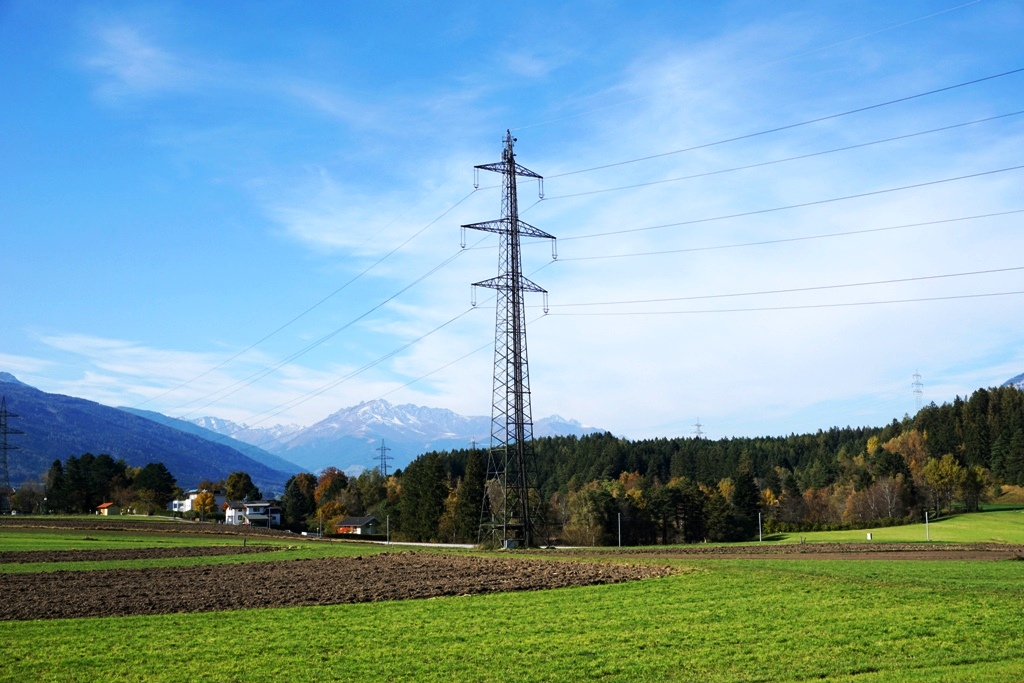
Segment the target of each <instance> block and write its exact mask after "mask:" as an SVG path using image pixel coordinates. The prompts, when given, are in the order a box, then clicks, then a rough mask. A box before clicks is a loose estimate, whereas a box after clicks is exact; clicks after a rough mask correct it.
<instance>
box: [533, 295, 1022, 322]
mask: <svg viewBox="0 0 1024 683" xmlns="http://www.w3.org/2000/svg"><path fill="white" fill-rule="evenodd" d="M1018 294H1024V291H1013V292H989V293H985V294H959V295H951V296H933V297H923V298H919V299H889V300H884V301H850V302H844V303H831V304H804V305H799V306H763V307H756V308H754V307H751V308H709V309H694V310H689V311H607V312H595V313H574V312H566V313H556V312H554V311H552V312H551V313H548V315H552V316H608V315H612V316H624V315H691V314H704V313H757V312H764V311H799V310H807V309H816V308H848V307H854V306H882V305H887V304H911V303H921V302H926V301H954V300H957V299H982V298H986V297H996V296H1014V295H1018Z"/></svg>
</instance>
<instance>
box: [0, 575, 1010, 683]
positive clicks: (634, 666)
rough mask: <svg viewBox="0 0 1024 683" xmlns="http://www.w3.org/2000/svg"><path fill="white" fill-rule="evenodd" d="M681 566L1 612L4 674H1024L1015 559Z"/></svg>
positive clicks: (962, 677)
mask: <svg viewBox="0 0 1024 683" xmlns="http://www.w3.org/2000/svg"><path fill="white" fill-rule="evenodd" d="M680 566H681V567H683V568H684V569H685V572H684V573H683V574H681V575H679V576H675V577H671V578H668V579H656V580H651V581H643V582H635V583H628V584H619V585H615V586H597V587H589V588H574V589H563V590H555V591H545V592H538V593H516V594H497V595H488V596H474V597H461V598H439V599H433V600H416V601H405V602H391V603H377V604H361V605H339V606H333V607H307V608H284V609H272V610H259V611H250V610H246V611H237V612H223V613H207V614H182V615H167V616H152V617H121V618H108V619H75V620H60V621H34V622H9V623H6V624H4V625H3V630H4V638H3V640H2V641H0V642H2V644H0V653H2V657H3V660H2V661H3V662H4V666H3V667H0V680H4V681H25V680H33V681H104V680H125V681H171V680H193V679H195V680H211V681H214V680H216V681H251V680H275V679H277V680H288V681H314V680H343V679H347V680H359V681H384V680H424V681H451V680H466V681H470V680H471V681H506V680H517V681H563V680H581V679H595V678H601V679H606V680H616V681H638V680H646V681H662V680H678V681H693V680H701V681H789V680H805V679H815V680H834V681H889V680H892V681H896V680H898V681H967V680H970V681H1012V680H1022V679H1024V654H1022V647H1024V588H1022V586H1024V563H1022V562H1011V561H1003V562H906V561H904V562H885V561H855V562H840V561H800V560H778V561H770V560H756V561H717V562H716V561H700V562H685V563H680ZM325 579H329V577H325ZM368 580H373V577H368Z"/></svg>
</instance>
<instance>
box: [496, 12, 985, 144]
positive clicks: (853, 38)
mask: <svg viewBox="0 0 1024 683" xmlns="http://www.w3.org/2000/svg"><path fill="white" fill-rule="evenodd" d="M979 2H981V0H971V1H970V2H965V3H963V4H961V5H956V6H955V7H949V8H946V9H944V10H940V11H938V12H932V13H931V14H926V15H924V16H921V17H916V18H914V19H910V20H908V21H903V22H900V23H898V24H893V25H891V26H886V27H885V28H881V29H877V30H874V31H870V32H868V33H862V34H860V35H856V36H851V37H849V38H844V39H842V40H837V41H835V42H832V43H829V44H827V45H822V46H820V47H816V48H814V49H811V50H806V51H804V52H799V53H797V54H793V55H787V56H785V57H780V58H778V59H772V60H770V61H767V62H762V63H760V64H756V65H754V66H753V67H750V70H753V69H759V68H762V67H765V66H770V65H772V64H777V63H779V62H785V61H788V60H791V59H799V58H800V57H805V56H807V55H811V54H814V53H816V52H821V51H823V50H828V49H830V48H833V47H836V46H838V45H845V44H846V43H851V42H854V41H856V40H863V39H864V38H870V37H871V36H876V35H878V34H880V33H885V32H887V31H892V30H894V29H898V28H902V27H904V26H909V25H910V24H916V23H917V22H920V21H925V20H926V19H932V18H933V17H937V16H940V15H943V14H947V13H949V12H955V11H956V10H959V9H963V8H964V7H969V6H971V5H976V4H978V3H979ZM651 97H653V95H648V96H646V97H634V98H632V99H629V100H624V101H621V102H615V103H613V104H606V105H603V106H600V107H595V108H593V109H589V110H587V111H582V112H577V113H575V114H569V115H567V116H560V117H558V118H555V119H548V120H547V121H539V122H537V123H531V124H527V125H523V126H517V127H515V128H512V130H514V131H519V130H526V129H528V128H536V127H538V126H546V125H549V124H552V123H558V122H560V121H567V120H569V119H575V118H579V117H581V116H587V115H589V114H593V113H595V112H598V111H604V110H607V109H613V108H615V107H622V106H625V105H627V104H633V103H635V102H642V101H644V100H648V99H651Z"/></svg>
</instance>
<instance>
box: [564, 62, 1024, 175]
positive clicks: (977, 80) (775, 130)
mask: <svg viewBox="0 0 1024 683" xmlns="http://www.w3.org/2000/svg"><path fill="white" fill-rule="evenodd" d="M1021 72H1024V67H1021V68H1018V69H1012V70H1010V71H1004V72H1002V73H998V74H993V75H991V76H984V77H982V78H975V79H974V80H970V81H964V82H963V83H957V84H955V85H947V86H945V87H943V88H936V89H934V90H928V91H925V92H922V93H917V94H916V95H907V96H905V97H899V98H896V99H894V100H887V101H885V102H879V103H877V104H870V105H867V106H864V107H858V108H856V109H849V110H847V111H843V112H839V113H837V114H829V115H827V116H819V117H817V118H814V119H808V120H806V121H800V122H799V123H790V124H787V125H784V126H776V127H775V128H768V129H766V130H760V131H757V132H756V133H746V134H744V135H737V136H734V137H731V138H725V139H722V140H716V141H714V142H705V143H703V144H700V145H693V146H692V147H685V148H683V149H675V150H672V151H670V152H660V153H658V154H649V155H647V156H642V157H636V158H635V159H626V160H624V161H616V162H612V163H608V164H601V165H600V166H591V167H589V168H581V169H578V170H575V171H565V172H563V173H555V174H553V175H549V176H548V179H549V180H550V179H552V178H564V177H565V176H570V175H578V174H580V173H590V172H591V171H600V170H603V169H606V168H615V167H617V166H625V165H627V164H635V163H638V162H641V161H650V160H652V159H660V158H662V157H667V156H672V155H675V154H683V153H684V152H693V151H696V150H698V149H707V148H708V147H716V146H718V145H724V144H727V143H730V142H739V141H740V140H749V139H751V138H756V137H760V136H762V135H769V134H771V133H779V132H782V131H784V130H792V129H794V128H800V127H802V126H809V125H811V124H813V123H821V122H822V121H830V120H832V119H838V118H841V117H843V116H850V115H851V114H859V113H862V112H865V111H871V110H872V109H880V108H882V107H888V106H890V105H893V104H899V103H901V102H908V101H910V100H915V99H919V98H922V97H927V96H929V95H936V94H938V93H943V92H948V91H950V90H956V89H957V88H964V87H967V86H969V85H976V84H978V83H984V82H985V81H991V80H994V79H996V78H1003V77H1005V76H1011V75H1014V74H1018V73H1021Z"/></svg>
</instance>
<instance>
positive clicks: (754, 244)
mask: <svg viewBox="0 0 1024 683" xmlns="http://www.w3.org/2000/svg"><path fill="white" fill-rule="evenodd" d="M1015 213H1024V209H1011V210H1009V211H999V212H996V213H983V214H978V215H975V216H961V217H958V218H940V219H936V220H933V221H921V222H919V223H904V224H903V225H889V226H886V227H883V228H863V229H861V230H844V231H842V232H828V233H823V234H820V235H803V236H801V237H780V238H777V239H771V240H758V241H756V242H735V243H733V244H716V245H710V246H706V247H683V248H680V249H661V250H658V251H642V252H634V253H631V254H601V255H598V256H569V257H564V256H562V257H559V259H558V260H559V262H561V263H565V262H566V261H596V260H601V259H618V258H635V257H638V256H662V255H665V254H683V253H688V252H695V251H717V250H721V249H739V248H742V247H761V246H766V245H769V244H784V243H786V242H806V241H810V240H822V239H831V238H833V237H848V236H851V235H866V234H870V233H874V232H887V231H891V230H905V229H907V228H920V227H925V226H929V225H944V224H947V223H958V222H962V221H972V220H979V219H982V218H995V217H999V216H1009V215H1011V214H1015Z"/></svg>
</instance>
